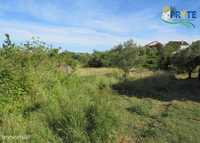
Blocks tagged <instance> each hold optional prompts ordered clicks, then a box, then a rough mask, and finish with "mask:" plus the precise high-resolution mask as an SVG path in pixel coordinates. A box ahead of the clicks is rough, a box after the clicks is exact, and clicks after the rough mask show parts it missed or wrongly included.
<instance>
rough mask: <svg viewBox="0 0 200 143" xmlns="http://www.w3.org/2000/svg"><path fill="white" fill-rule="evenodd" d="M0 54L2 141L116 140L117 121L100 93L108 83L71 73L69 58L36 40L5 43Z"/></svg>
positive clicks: (102, 141)
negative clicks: (23, 43)
mask: <svg viewBox="0 0 200 143" xmlns="http://www.w3.org/2000/svg"><path fill="white" fill-rule="evenodd" d="M7 41H10V38H9V36H7ZM0 55H1V57H0V100H1V101H0V141H3V142H23V141H24V142H26V141H27V140H30V141H31V142H66V143H75V142H77V143H81V142H82V143H89V142H91V143H95V142H96V143H104V142H111V141H113V142H114V141H115V137H116V134H117V133H118V128H117V127H118V125H119V124H118V122H119V119H118V117H117V115H116V114H115V113H114V112H113V109H114V106H113V105H111V104H110V103H107V100H106V99H107V96H106V95H101V93H100V92H101V90H102V89H104V88H108V86H109V85H108V84H107V83H104V82H102V80H101V79H98V78H97V77H87V78H86V77H78V76H75V75H73V74H72V72H73V69H74V66H75V65H76V64H74V62H76V60H75V59H73V56H69V55H70V54H67V53H66V52H65V53H59V52H58V50H56V49H49V48H48V47H46V45H45V44H43V43H41V42H40V41H34V42H32V43H28V45H27V44H26V45H25V46H23V45H21V46H16V45H14V44H12V42H11V41H10V42H6V43H5V44H4V46H3V48H1V49H0ZM69 67H70V68H72V70H71V71H69V72H68V69H66V68H69ZM8 136H12V137H16V138H15V139H9V138H8ZM20 136H28V138H26V139H25V140H23V139H22V138H19V137H20ZM6 137H7V138H6ZM17 137H18V139H17Z"/></svg>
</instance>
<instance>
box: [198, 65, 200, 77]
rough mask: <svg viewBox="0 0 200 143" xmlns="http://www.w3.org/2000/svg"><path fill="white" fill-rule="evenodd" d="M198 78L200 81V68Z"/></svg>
mask: <svg viewBox="0 0 200 143" xmlns="http://www.w3.org/2000/svg"><path fill="white" fill-rule="evenodd" d="M198 78H199V80H200V68H199V72H198Z"/></svg>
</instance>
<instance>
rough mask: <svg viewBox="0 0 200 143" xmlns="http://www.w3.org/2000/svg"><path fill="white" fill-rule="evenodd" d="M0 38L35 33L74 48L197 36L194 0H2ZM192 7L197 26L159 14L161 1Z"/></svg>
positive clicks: (199, 8) (26, 36) (20, 40)
mask: <svg viewBox="0 0 200 143" xmlns="http://www.w3.org/2000/svg"><path fill="white" fill-rule="evenodd" d="M0 2H1V4H0V42H1V43H2V42H3V40H4V34H5V33H9V34H10V36H11V39H12V40H13V41H14V42H15V43H23V42H25V41H28V40H31V38H32V37H33V36H34V37H39V38H40V39H41V40H42V41H44V42H46V43H48V44H52V45H53V47H62V50H68V51H73V52H92V51H93V50H98V51H104V50H108V49H110V48H112V47H113V46H114V45H117V44H119V43H121V42H124V41H126V40H129V39H133V40H134V41H135V42H136V43H137V44H139V45H144V44H147V43H149V42H151V41H155V40H156V41H161V42H163V43H166V42H167V41H170V40H186V41H188V42H191V41H194V40H198V39H200V1H199V2H198V1H197V0H0ZM166 5H170V6H175V7H176V8H178V9H185V10H196V11H197V13H198V14H199V15H198V14H197V19H196V20H195V21H194V24H195V26H196V27H195V28H187V27H184V26H182V25H171V24H167V23H165V22H163V21H162V20H161V12H162V9H163V7H164V6H166Z"/></svg>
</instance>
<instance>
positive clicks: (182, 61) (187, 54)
mask: <svg viewBox="0 0 200 143" xmlns="http://www.w3.org/2000/svg"><path fill="white" fill-rule="evenodd" d="M171 61H172V66H173V67H175V69H176V70H177V71H179V72H187V73H188V78H189V79H191V78H192V72H193V71H194V69H195V68H196V67H197V66H198V65H200V41H195V42H193V43H192V44H191V45H190V46H189V47H188V48H187V49H184V50H179V51H178V52H177V53H176V54H174V55H173V56H172V58H171ZM199 78H200V70H199Z"/></svg>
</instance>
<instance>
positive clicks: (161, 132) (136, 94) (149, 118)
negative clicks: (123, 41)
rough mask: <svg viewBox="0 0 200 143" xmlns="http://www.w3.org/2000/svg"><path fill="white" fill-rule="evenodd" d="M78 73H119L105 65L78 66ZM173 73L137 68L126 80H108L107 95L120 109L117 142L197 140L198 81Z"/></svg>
mask: <svg viewBox="0 0 200 143" xmlns="http://www.w3.org/2000/svg"><path fill="white" fill-rule="evenodd" d="M78 73H79V75H81V76H89V75H93V76H98V77H106V78H107V79H111V78H112V77H113V76H115V77H117V76H120V72H119V71H118V70H116V69H106V68H103V69H101V68H100V69H92V68H88V69H80V70H78V71H77V74H78ZM112 74H113V76H112ZM177 77H178V79H175V78H174V77H173V76H172V75H171V74H169V73H165V72H153V71H149V70H144V69H143V70H142V69H140V70H138V71H135V72H134V73H131V75H130V77H129V80H128V81H125V82H116V81H115V82H114V83H112V84H111V88H112V91H111V92H110V91H108V94H109V95H108V96H111V97H112V98H111V99H110V100H112V104H115V105H116V106H115V107H116V112H118V113H120V117H121V120H122V126H121V127H122V128H123V129H124V132H125V133H124V135H122V136H119V138H120V139H119V142H122V143H123V142H124V143H126V142H131V143H132V142H133V143H134V142H142V143H155V142H158V143H166V142H167V143H168V142H170V143H198V142H199V140H200V103H199V102H200V83H199V81H198V80H197V79H192V80H186V79H183V78H184V76H183V75H178V76H177Z"/></svg>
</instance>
